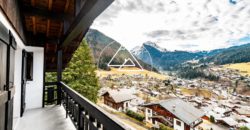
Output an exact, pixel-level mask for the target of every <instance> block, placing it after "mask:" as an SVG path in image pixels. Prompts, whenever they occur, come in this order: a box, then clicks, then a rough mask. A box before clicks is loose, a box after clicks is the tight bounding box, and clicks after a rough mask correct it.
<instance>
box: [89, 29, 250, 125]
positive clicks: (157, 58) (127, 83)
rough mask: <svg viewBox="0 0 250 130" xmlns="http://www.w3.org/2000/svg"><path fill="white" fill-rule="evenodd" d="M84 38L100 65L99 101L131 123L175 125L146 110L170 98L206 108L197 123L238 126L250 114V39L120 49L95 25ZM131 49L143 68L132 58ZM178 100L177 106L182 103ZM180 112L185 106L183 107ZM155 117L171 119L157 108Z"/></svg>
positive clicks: (148, 43)
mask: <svg viewBox="0 0 250 130" xmlns="http://www.w3.org/2000/svg"><path fill="white" fill-rule="evenodd" d="M86 39H87V41H88V44H89V45H90V48H91V49H92V52H93V57H94V60H95V63H96V65H97V67H98V70H97V71H96V74H97V76H98V78H99V84H100V85H101V89H100V90H99V100H98V105H100V106H101V107H102V108H104V109H105V110H107V111H108V112H109V113H110V114H112V115H114V116H115V117H117V118H118V119H119V120H121V121H122V122H123V123H124V125H126V126H128V127H129V128H131V129H140V126H142V127H143V129H144V128H148V129H150V128H162V129H163V128H164V130H165V129H166V130H172V128H171V124H170V125H169V124H168V123H166V124H164V123H163V124H162V123H160V124H158V123H154V122H152V120H150V119H148V114H149V113H148V111H149V110H151V111H152V110H153V108H154V107H157V106H154V107H153V108H148V107H147V105H150V104H151V105H152V104H157V103H160V102H168V101H171V100H177V101H176V102H179V100H181V102H185V103H187V104H185V103H184V104H185V105H186V106H185V107H187V108H189V109H193V111H197V113H199V112H202V113H203V114H202V116H199V117H196V118H198V119H199V122H198V124H197V126H196V128H198V129H212V128H216V129H220V130H228V129H231V128H240V127H242V126H244V125H245V124H247V123H246V122H247V121H248V120H249V119H250V76H249V74H250V69H249V68H250V63H249V62H250V58H249V57H248V56H247V55H246V53H247V52H249V53H250V44H245V45H240V46H233V47H229V48H224V49H216V50H211V51H198V52H188V51H168V50H167V49H164V48H161V47H159V46H158V45H157V44H156V43H153V42H150V41H148V42H145V43H143V44H142V46H139V47H136V48H134V49H132V50H131V51H129V50H126V49H123V51H122V54H119V52H117V50H119V49H118V48H119V47H120V46H121V44H120V43H118V42H116V41H115V40H113V39H112V38H109V37H108V36H106V35H104V34H102V33H101V32H99V31H98V30H91V31H90V33H88V35H87V38H86ZM102 41H103V42H102ZM112 41H113V42H112ZM110 42H111V43H112V45H110V44H109V43H110ZM93 45H95V46H93ZM104 48H105V49H106V50H105V49H104ZM107 48H108V49H107ZM103 49H104V51H103ZM130 52H131V53H132V54H133V56H135V58H136V60H138V61H139V62H138V63H139V64H141V65H142V68H143V69H142V70H141V68H140V66H139V65H135V64H134V63H136V62H135V61H134V60H133V57H131V56H130ZM116 54H118V55H117V56H116V57H115V58H114V61H112V62H114V63H115V64H116V65H117V66H115V67H114V66H110V65H109V63H111V59H113V58H112V57H113V55H116ZM237 56H239V57H237ZM125 59H126V60H127V59H130V60H131V59H132V61H131V63H133V64H131V63H129V64H126V65H130V66H123V65H125V64H124V63H125V62H124V60H125ZM126 60H125V61H126ZM120 65H121V66H120ZM176 105H177V106H173V107H174V108H175V107H183V106H178V105H180V104H176ZM190 107H192V108H190ZM165 109H168V108H165ZM189 109H187V110H189ZM181 112H185V110H184V108H183V110H182V111H181ZM121 115H122V116H121ZM175 116H178V115H175ZM154 117H155V118H156V120H159V119H161V120H165V121H167V122H169V121H171V120H169V119H167V118H163V119H162V117H161V114H159V113H158V112H157V111H155V112H154ZM179 118H181V117H179ZM189 118H191V116H190V117H189ZM244 119H246V120H247V121H246V120H244ZM194 123H195V122H194ZM196 123H197V122H196ZM138 124H139V125H138Z"/></svg>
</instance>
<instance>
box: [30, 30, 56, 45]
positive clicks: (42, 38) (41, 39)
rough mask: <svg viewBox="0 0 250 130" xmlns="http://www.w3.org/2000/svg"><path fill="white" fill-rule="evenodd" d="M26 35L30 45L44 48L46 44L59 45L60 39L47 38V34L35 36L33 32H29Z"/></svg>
mask: <svg viewBox="0 0 250 130" xmlns="http://www.w3.org/2000/svg"><path fill="white" fill-rule="evenodd" d="M26 35H27V39H26V42H27V44H28V45H34V44H38V45H39V46H40V45H43V46H44V44H45V43H48V44H58V43H59V39H58V37H47V36H46V34H41V33H36V35H34V34H33V32H27V33H26ZM38 39H39V40H38Z"/></svg>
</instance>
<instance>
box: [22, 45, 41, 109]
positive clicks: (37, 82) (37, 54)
mask: <svg viewBox="0 0 250 130" xmlns="http://www.w3.org/2000/svg"><path fill="white" fill-rule="evenodd" d="M25 50H26V51H28V52H33V80H32V81H27V84H26V110H28V109H33V108H41V107H42V96H43V65H44V64H43V58H44V55H43V48H38V47H26V48H25Z"/></svg>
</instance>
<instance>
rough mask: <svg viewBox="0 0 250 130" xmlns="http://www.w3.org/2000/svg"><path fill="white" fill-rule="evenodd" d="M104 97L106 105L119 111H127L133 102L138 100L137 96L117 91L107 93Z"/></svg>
mask: <svg viewBox="0 0 250 130" xmlns="http://www.w3.org/2000/svg"><path fill="white" fill-rule="evenodd" d="M102 96H103V97H104V104H105V105H107V106H110V107H112V108H113V109H116V110H118V111H126V110H127V109H128V108H129V107H130V106H131V101H132V100H133V99H135V98H136V96H134V95H132V94H130V93H126V92H125V93H124V92H123V91H116V90H112V91H107V92H105V93H104V94H102Z"/></svg>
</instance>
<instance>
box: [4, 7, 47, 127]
mask: <svg viewBox="0 0 250 130" xmlns="http://www.w3.org/2000/svg"><path fill="white" fill-rule="evenodd" d="M0 21H1V22H2V23H3V24H4V25H5V27H6V28H7V29H9V30H10V31H11V32H12V35H13V37H14V38H15V40H16V43H17V49H16V51H15V74H14V86H15V94H14V106H13V107H14V108H13V109H14V110H13V118H14V128H15V125H16V123H17V122H18V119H19V117H20V109H21V108H20V104H21V73H22V50H23V49H25V50H26V51H30V52H33V58H34V60H33V73H34V74H33V81H28V82H27V86H26V101H25V102H26V110H27V109H32V108H39V107H42V93H43V58H44V55H43V48H41V47H27V46H25V45H24V44H23V41H22V40H21V39H20V37H19V36H18V34H17V32H15V30H14V29H13V28H12V26H11V24H10V23H9V22H8V20H7V19H6V17H5V16H4V15H3V13H2V12H1V11H0Z"/></svg>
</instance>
